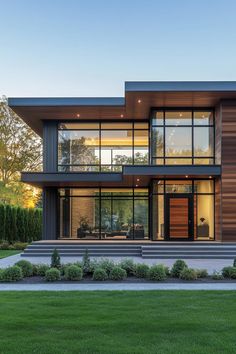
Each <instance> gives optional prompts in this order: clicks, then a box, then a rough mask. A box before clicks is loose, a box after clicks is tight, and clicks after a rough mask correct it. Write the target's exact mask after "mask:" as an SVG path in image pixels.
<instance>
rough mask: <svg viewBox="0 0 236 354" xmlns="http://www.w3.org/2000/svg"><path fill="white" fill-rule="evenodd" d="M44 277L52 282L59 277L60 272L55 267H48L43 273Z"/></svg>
mask: <svg viewBox="0 0 236 354" xmlns="http://www.w3.org/2000/svg"><path fill="white" fill-rule="evenodd" d="M45 279H46V280H47V281H50V282H53V281H57V280H60V279H61V274H60V271H59V269H57V268H50V269H48V270H47V271H46V273H45Z"/></svg>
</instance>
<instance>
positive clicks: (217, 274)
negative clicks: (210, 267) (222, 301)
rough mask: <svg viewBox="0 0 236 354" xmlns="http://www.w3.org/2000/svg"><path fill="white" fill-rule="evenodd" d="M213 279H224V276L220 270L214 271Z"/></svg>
mask: <svg viewBox="0 0 236 354" xmlns="http://www.w3.org/2000/svg"><path fill="white" fill-rule="evenodd" d="M212 279H213V280H222V279H224V277H223V275H222V274H221V273H220V272H216V271H215V272H214V273H213V274H212Z"/></svg>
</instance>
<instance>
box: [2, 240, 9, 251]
mask: <svg viewBox="0 0 236 354" xmlns="http://www.w3.org/2000/svg"><path fill="white" fill-rule="evenodd" d="M9 247H10V245H9V243H8V242H7V241H3V242H2V243H1V244H0V249H1V250H9Z"/></svg>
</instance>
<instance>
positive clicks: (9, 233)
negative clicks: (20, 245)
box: [5, 205, 13, 242]
mask: <svg viewBox="0 0 236 354" xmlns="http://www.w3.org/2000/svg"><path fill="white" fill-rule="evenodd" d="M5 213H6V219H5V220H6V221H5V222H6V224H5V225H6V227H5V237H6V240H7V241H8V242H11V241H12V239H13V235H12V229H11V222H12V218H11V206H10V205H6V208H5Z"/></svg>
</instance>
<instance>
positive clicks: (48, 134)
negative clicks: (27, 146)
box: [43, 121, 57, 172]
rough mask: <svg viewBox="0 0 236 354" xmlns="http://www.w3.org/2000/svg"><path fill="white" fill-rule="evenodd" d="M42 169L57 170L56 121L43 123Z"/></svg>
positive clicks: (45, 170) (46, 170)
mask: <svg viewBox="0 0 236 354" xmlns="http://www.w3.org/2000/svg"><path fill="white" fill-rule="evenodd" d="M43 171H44V172H56V171H57V122H54V121H44V124H43Z"/></svg>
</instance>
